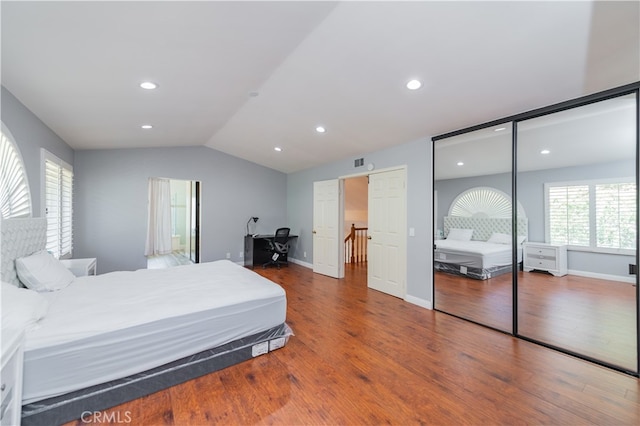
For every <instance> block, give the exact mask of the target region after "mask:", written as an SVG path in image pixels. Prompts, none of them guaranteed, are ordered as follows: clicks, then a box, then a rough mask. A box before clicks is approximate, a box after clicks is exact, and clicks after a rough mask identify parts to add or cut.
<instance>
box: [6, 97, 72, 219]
mask: <svg viewBox="0 0 640 426" xmlns="http://www.w3.org/2000/svg"><path fill="white" fill-rule="evenodd" d="M1 99H2V104H1V106H0V111H1V114H2V115H1V119H2V123H3V124H4V125H5V126H6V127H7V129H9V131H10V132H11V135H12V136H13V138H14V139H15V142H16V144H17V145H18V149H19V150H20V154H21V155H22V161H24V167H25V169H26V172H27V178H28V180H29V190H30V191H31V212H32V215H33V217H40V216H42V212H41V211H40V209H41V206H40V192H41V189H40V186H41V176H40V170H41V165H40V148H44V149H46V150H47V151H49V152H50V153H52V154H54V155H55V156H56V157H58V158H60V159H61V160H63V161H65V162H67V163H68V164H70V165H72V166H73V149H72V148H71V147H70V146H69V145H67V144H66V142H65V141H63V140H62V139H61V138H60V137H59V136H58V135H57V134H55V132H54V131H53V130H51V129H50V128H49V127H47V125H46V124H44V123H43V122H42V121H41V120H40V119H39V118H38V117H36V116H35V115H34V114H33V113H32V112H31V111H30V110H29V109H27V107H25V106H24V105H23V104H22V103H21V102H20V101H19V100H18V99H17V98H16V97H15V96H13V94H12V93H11V92H9V91H8V90H7V89H6V88H5V87H4V86H2V92H1Z"/></svg>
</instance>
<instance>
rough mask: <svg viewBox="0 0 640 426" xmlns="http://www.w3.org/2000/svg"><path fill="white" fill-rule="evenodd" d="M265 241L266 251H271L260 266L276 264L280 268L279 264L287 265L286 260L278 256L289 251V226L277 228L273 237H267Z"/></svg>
mask: <svg viewBox="0 0 640 426" xmlns="http://www.w3.org/2000/svg"><path fill="white" fill-rule="evenodd" d="M267 241H268V243H269V247H267V251H268V252H269V253H271V259H270V260H269V261H268V262H267V263H265V264H264V265H262V267H263V268H266V267H267V266H269V265H276V266H277V267H278V269H280V265H288V262H287V261H286V260H284V261H282V260H280V258H281V257H283V255H284V256H286V254H287V253H289V228H278V229H277V230H276V234H275V235H274V236H273V238H269V239H268V240H267Z"/></svg>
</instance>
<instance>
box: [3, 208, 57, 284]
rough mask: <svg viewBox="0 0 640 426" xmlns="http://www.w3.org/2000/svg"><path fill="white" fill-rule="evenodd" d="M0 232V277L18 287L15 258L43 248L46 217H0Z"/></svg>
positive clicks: (44, 244)
mask: <svg viewBox="0 0 640 426" xmlns="http://www.w3.org/2000/svg"><path fill="white" fill-rule="evenodd" d="M0 234H1V238H0V256H1V257H0V259H1V261H0V267H1V268H2V269H1V273H0V278H1V279H2V281H3V282H6V283H10V284H13V285H15V286H18V287H20V280H19V279H18V274H17V273H16V263H15V260H16V259H18V258H20V257H23V256H28V255H30V254H32V253H35V252H36V251H39V250H44V249H45V247H46V245H47V219H45V218H43V217H37V218H23V219H0Z"/></svg>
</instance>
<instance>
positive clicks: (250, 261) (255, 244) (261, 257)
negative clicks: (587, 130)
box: [244, 234, 298, 269]
mask: <svg viewBox="0 0 640 426" xmlns="http://www.w3.org/2000/svg"><path fill="white" fill-rule="evenodd" d="M273 237H274V235H273V234H265V235H247V236H245V237H244V266H246V267H249V268H251V269H253V268H254V267H256V266H262V265H264V264H265V263H267V262H269V260H271V253H269V251H268V248H269V241H268V240H269V239H271V238H273ZM293 238H298V236H297V235H289V240H291V239H293ZM281 260H282V261H283V262H284V261H286V260H287V255H286V254H285V255H284V256H282V258H281Z"/></svg>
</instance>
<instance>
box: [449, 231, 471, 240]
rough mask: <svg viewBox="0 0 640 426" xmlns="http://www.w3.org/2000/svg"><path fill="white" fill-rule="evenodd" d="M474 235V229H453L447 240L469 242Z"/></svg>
mask: <svg viewBox="0 0 640 426" xmlns="http://www.w3.org/2000/svg"><path fill="white" fill-rule="evenodd" d="M472 235H473V229H460V228H451V229H449V234H447V240H458V241H469V240H471V236H472Z"/></svg>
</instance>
